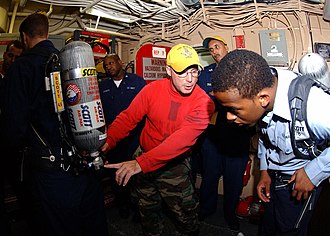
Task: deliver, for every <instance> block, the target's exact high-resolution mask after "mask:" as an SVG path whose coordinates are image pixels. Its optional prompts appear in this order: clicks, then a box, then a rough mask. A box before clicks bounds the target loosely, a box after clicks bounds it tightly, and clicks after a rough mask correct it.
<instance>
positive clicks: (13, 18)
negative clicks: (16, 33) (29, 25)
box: [8, 2, 19, 33]
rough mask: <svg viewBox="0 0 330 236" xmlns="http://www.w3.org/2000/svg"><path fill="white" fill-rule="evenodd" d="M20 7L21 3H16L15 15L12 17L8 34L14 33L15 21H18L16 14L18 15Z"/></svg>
mask: <svg viewBox="0 0 330 236" xmlns="http://www.w3.org/2000/svg"><path fill="white" fill-rule="evenodd" d="M18 5H19V2H16V3H15V6H14V10H13V15H12V16H11V20H10V26H9V30H8V33H12V32H13V29H14V24H15V19H16V13H17V9H18Z"/></svg>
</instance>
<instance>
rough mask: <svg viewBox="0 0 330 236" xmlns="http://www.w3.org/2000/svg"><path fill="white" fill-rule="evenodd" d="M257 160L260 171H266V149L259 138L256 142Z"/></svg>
mask: <svg viewBox="0 0 330 236" xmlns="http://www.w3.org/2000/svg"><path fill="white" fill-rule="evenodd" d="M258 158H259V160H260V170H267V169H268V165H267V161H266V147H265V145H264V143H263V141H262V140H261V139H260V138H259V140H258Z"/></svg>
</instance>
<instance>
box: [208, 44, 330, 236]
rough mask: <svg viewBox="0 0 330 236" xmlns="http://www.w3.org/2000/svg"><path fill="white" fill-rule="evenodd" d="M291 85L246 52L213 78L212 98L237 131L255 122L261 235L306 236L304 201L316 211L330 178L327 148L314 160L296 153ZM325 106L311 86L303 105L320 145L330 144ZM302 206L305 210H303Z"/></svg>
mask: <svg viewBox="0 0 330 236" xmlns="http://www.w3.org/2000/svg"><path fill="white" fill-rule="evenodd" d="M291 81H292V78H289V77H286V76H284V77H281V76H280V75H279V77H278V78H277V77H276V76H274V75H273V74H272V73H271V70H270V67H269V66H268V64H267V62H266V60H265V59H264V58H262V57H261V56H260V55H259V54H257V53H255V52H252V51H248V50H235V51H232V52H231V53H229V54H228V55H227V56H226V57H224V58H223V59H222V60H221V62H220V64H219V67H218V68H217V69H216V71H215V72H214V74H213V83H212V85H213V89H214V95H215V97H216V98H217V100H218V101H219V102H220V104H221V105H222V106H224V107H226V109H227V119H228V120H229V121H231V122H234V123H236V124H237V125H239V126H252V125H255V124H257V123H258V122H259V127H260V130H261V132H260V139H259V146H258V157H259V159H260V170H261V177H260V180H259V183H258V185H257V193H258V196H259V198H260V199H261V200H262V201H263V202H265V203H266V210H265V214H264V218H263V221H262V222H261V231H260V235H265V236H270V235H305V234H306V232H307V227H308V223H309V221H310V218H311V215H312V213H313V210H310V209H309V207H310V205H309V204H307V203H306V199H307V198H309V196H311V194H313V195H312V199H311V201H312V203H313V205H312V207H314V205H315V203H316V201H317V199H318V196H319V193H320V191H321V189H322V184H321V183H322V182H323V181H324V180H325V179H327V178H328V177H329V173H330V158H329V155H330V148H326V149H325V150H323V151H322V153H321V154H320V155H319V156H317V157H316V158H314V159H312V160H309V159H301V158H299V157H297V156H296V155H295V154H294V149H293V148H292V144H291V135H292V133H291V125H292V124H291V121H292V119H291V114H290V104H289V101H288V90H289V85H290V82H291ZM329 106H330V95H329V94H327V93H325V92H324V91H323V90H322V89H320V88H317V87H312V89H311V90H310V94H309V96H308V101H307V120H308V124H309V126H310V128H311V129H312V132H313V133H314V134H315V135H316V138H315V140H314V141H316V143H318V144H320V143H324V142H328V141H329V140H330V120H329V117H330V111H329V109H324V108H326V107H329ZM320 108H323V109H320ZM297 132H299V130H297ZM305 203H306V204H307V205H306V206H307V209H306V211H303V208H304V206H305V205H304V204H305ZM300 214H302V218H301V221H299V215H300ZM298 223H299V224H298ZM296 226H298V227H296Z"/></svg>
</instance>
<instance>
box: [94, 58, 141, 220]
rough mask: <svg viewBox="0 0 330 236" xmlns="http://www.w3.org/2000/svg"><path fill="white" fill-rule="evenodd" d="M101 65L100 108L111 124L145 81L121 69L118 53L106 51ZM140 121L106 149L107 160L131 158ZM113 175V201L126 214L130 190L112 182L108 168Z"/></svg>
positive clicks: (122, 214)
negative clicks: (121, 138)
mask: <svg viewBox="0 0 330 236" xmlns="http://www.w3.org/2000/svg"><path fill="white" fill-rule="evenodd" d="M103 67H104V70H105V72H106V75H107V77H106V78H105V79H103V80H102V82H101V83H100V85H99V89H100V95H101V101H102V106H103V112H104V116H105V121H106V124H107V125H110V124H111V123H112V122H113V121H114V120H115V118H116V116H117V115H118V114H119V113H120V112H122V111H123V110H125V109H126V108H127V107H128V106H129V105H130V104H131V102H132V100H133V99H134V98H135V96H136V95H137V94H138V93H139V92H140V91H141V89H142V88H143V87H144V86H145V85H146V82H145V80H144V79H143V78H142V77H140V76H138V75H136V74H133V73H128V72H126V71H124V70H123V62H122V61H121V59H120V58H119V56H118V55H117V54H109V55H107V56H106V57H105V58H104V60H103ZM142 127H143V122H142V123H141V124H139V125H138V126H137V127H136V128H135V129H134V130H133V131H132V132H131V133H130V135H129V136H128V137H126V138H125V139H123V140H122V141H120V142H119V143H118V144H117V146H116V148H114V149H112V150H111V151H110V152H108V153H107V154H106V155H107V160H108V162H109V163H119V162H123V161H128V160H131V159H132V156H133V154H134V152H135V150H136V149H137V147H138V146H139V138H140V133H141V130H142ZM107 171H109V172H110V175H111V176H112V177H113V178H112V179H113V182H112V188H114V193H115V194H116V199H117V201H116V204H117V205H118V206H119V213H120V216H121V217H123V218H128V217H129V209H130V202H131V200H130V195H131V194H130V191H129V189H128V187H122V186H118V185H117V183H116V182H115V176H114V174H115V171H114V170H112V169H109V170H107Z"/></svg>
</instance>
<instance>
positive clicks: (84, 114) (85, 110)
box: [68, 100, 105, 132]
mask: <svg viewBox="0 0 330 236" xmlns="http://www.w3.org/2000/svg"><path fill="white" fill-rule="evenodd" d="M68 113H69V121H70V126H71V129H72V131H74V132H83V131H87V130H91V129H97V128H100V127H102V126H104V125H105V120H104V114H103V109H102V105H101V101H100V100H94V101H91V102H87V103H82V104H78V105H75V106H71V107H68Z"/></svg>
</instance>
